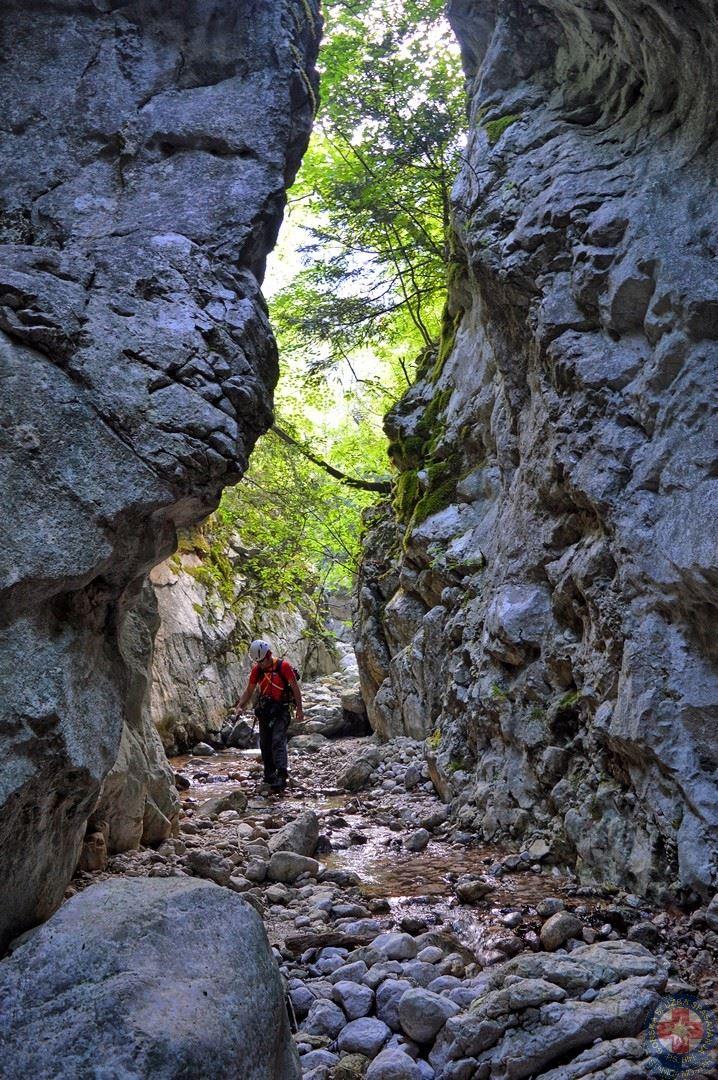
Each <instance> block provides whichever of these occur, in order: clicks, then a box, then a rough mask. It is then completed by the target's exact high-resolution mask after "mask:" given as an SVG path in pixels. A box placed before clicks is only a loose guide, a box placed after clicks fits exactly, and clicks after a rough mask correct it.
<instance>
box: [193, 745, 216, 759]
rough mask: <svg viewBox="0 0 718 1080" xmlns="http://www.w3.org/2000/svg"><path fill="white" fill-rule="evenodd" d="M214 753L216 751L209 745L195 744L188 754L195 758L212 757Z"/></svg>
mask: <svg viewBox="0 0 718 1080" xmlns="http://www.w3.org/2000/svg"><path fill="white" fill-rule="evenodd" d="M216 753H217V751H216V750H215V749H214V747H213V746H210V745H209V743H206V742H198V743H195V745H194V746H193V747H192V749H191V750H190V754H193V755H194V756H195V757H214V755H215V754H216Z"/></svg>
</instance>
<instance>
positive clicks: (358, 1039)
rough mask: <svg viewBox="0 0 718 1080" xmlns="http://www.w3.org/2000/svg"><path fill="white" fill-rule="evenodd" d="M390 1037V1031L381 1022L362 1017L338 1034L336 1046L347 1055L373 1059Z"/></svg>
mask: <svg viewBox="0 0 718 1080" xmlns="http://www.w3.org/2000/svg"><path fill="white" fill-rule="evenodd" d="M390 1035H391V1031H390V1030H389V1028H388V1027H387V1025H386V1024H385V1023H383V1022H382V1021H381V1020H377V1019H372V1018H370V1017H363V1018H362V1019H361V1020H352V1021H351V1022H350V1023H348V1024H347V1026H346V1027H345V1028H344V1029H343V1030H342V1031H341V1032H340V1034H339V1038H338V1039H337V1045H338V1046H339V1049H340V1050H343V1051H344V1052H345V1053H347V1054H363V1055H364V1056H365V1057H368V1058H374V1057H376V1055H377V1054H378V1053H379V1051H380V1050H381V1048H382V1046H383V1045H384V1043H385V1042H386V1041H387V1039H388V1038H389V1036H390Z"/></svg>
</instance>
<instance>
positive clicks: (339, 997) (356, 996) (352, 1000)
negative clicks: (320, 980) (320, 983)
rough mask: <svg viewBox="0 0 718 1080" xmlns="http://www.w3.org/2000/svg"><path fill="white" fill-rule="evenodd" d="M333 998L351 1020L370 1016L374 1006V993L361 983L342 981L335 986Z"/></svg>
mask: <svg viewBox="0 0 718 1080" xmlns="http://www.w3.org/2000/svg"><path fill="white" fill-rule="evenodd" d="M332 996H333V998H334V1000H335V1001H336V1003H337V1004H338V1005H341V1007H342V1009H343V1010H344V1012H345V1013H346V1015H347V1017H348V1019H349V1020H358V1019H359V1018H360V1017H361V1016H368V1015H369V1013H370V1012H371V1010H372V1006H373V1005H374V993H373V991H372V990H370V989H369V987H368V986H363V985H362V984H361V983H358V982H352V981H348V980H342V981H341V982H337V983H335V984H334V989H333V991H332Z"/></svg>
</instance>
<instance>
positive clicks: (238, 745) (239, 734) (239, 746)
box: [225, 720, 259, 750]
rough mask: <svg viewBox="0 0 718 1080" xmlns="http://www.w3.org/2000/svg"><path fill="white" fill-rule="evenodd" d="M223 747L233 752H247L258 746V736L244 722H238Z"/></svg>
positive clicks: (233, 726)
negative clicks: (229, 748)
mask: <svg viewBox="0 0 718 1080" xmlns="http://www.w3.org/2000/svg"><path fill="white" fill-rule="evenodd" d="M225 745H226V746H228V747H231V748H232V749H234V750H249V749H250V748H252V747H255V746H258V745H259V736H258V735H257V733H256V732H255V731H252V728H251V727H250V726H249V724H248V723H247V721H246V720H238V721H237V722H236V724H233V725H232V730H231V731H230V733H229V735H228V736H227V738H226V740H225Z"/></svg>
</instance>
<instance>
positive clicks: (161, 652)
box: [149, 550, 336, 753]
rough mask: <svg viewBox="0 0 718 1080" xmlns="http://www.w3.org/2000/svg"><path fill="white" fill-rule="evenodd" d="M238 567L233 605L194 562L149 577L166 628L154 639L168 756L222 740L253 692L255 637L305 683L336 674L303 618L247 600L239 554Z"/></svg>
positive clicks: (154, 701) (154, 684)
mask: <svg viewBox="0 0 718 1080" xmlns="http://www.w3.org/2000/svg"><path fill="white" fill-rule="evenodd" d="M226 554H227V558H228V559H230V560H231V561H232V562H233V563H235V564H236V565H235V569H236V575H237V576H236V583H237V597H236V600H235V602H234V603H232V604H229V603H227V601H226V600H225V599H224V598H223V597H221V596H220V595H218V594H217V592H216V591H213V590H211V589H210V588H208V587H207V586H206V585H205V584H204V583H203V582H202V581H201V580H199V578H198V577H197V576H194V575H195V574H196V571H197V570H198V569H199V568H201V563H200V560H199V559H198V558H196V557H195V556H194V555H191V554H188V555H182V556H181V557H178V556H175V557H173V558H172V559H171V560H169V561H168V562H164V563H161V564H160V565H159V566H156V567H155V568H154V569H153V571H152V573H151V574H150V581H151V583H152V588H153V590H154V594H155V598H156V603H157V608H158V614H159V618H160V625H159V628H158V631H157V634H156V635H155V641H154V652H153V660H152V678H151V687H150V704H149V709H150V715H151V718H152V721H153V723H154V724H155V725H156V728H157V730H158V731H159V733H160V736H161V739H162V743H163V745H164V747H165V749H166V750H167V752H168V753H181V752H184V751H185V750H188V749H189V748H191V747H192V746H194V744H195V743H197V742H199V741H201V740H203V739H207V738H210V739H211V738H216V737H217V736H218V734H219V732H220V730H221V728H222V727H223V725H225V724H226V721H227V715H228V712H229V710H230V709H232V708H233V707H234V706H235V705H236V703H237V699H238V698H239V697H240V696H241V694H242V691H243V690H244V688H245V687H246V685H247V678H248V676H249V671H250V668H251V661H250V660H249V657H248V655H247V646H248V644H249V642H250V641H251V640H252V638H254V637H266V638H269V640H270V641H271V643H272V645H273V647H274V653H275V655H276V656H281V657H285V658H286V659H287V660H289V662H290V663H292V664H294V666H295V667H296V668H297V670H298V671H299V672H300V673H301V675H302V678H303V679H307V678H311V677H313V676H315V675H324V674H328V673H330V672H332V671H334V670H335V668H336V659H335V658H334V657H333V656H332V654H331V652H330V650H329V649H328V648H327V647H326V646H324V645H323V643H321V642H320V643H319V644H318V645H316V644H314V642H313V641H312V638H311V635H309V634H307V633H306V631H307V627H308V624H307V620H306V619H305V618H304V616H303V615H302V613H301V612H300V611H289V610H285V611H263V610H260V609H258V607H257V605H256V603H254V602H252V600H251V599H250V597H249V595H247V596H246V597H245V598H243V596H242V590H243V582H244V581H246V579H243V577H242V558H241V552H233V551H232V550H228V551H227V553H226Z"/></svg>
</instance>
